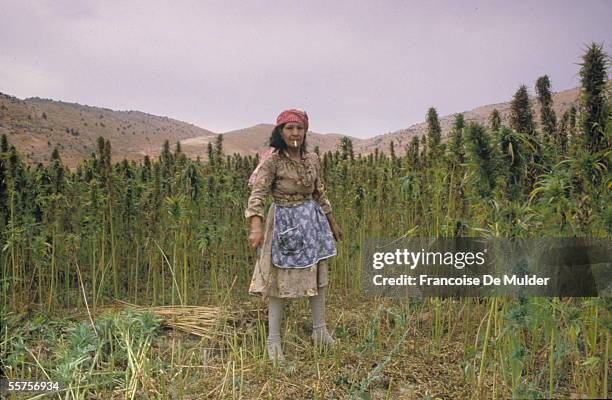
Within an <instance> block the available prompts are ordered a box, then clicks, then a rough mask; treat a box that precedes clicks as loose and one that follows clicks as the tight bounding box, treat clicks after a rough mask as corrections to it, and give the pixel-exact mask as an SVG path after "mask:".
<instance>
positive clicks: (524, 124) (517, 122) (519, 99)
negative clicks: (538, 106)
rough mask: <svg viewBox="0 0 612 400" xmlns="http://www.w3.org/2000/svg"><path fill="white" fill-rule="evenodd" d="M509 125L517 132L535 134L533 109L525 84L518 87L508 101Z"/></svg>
mask: <svg viewBox="0 0 612 400" xmlns="http://www.w3.org/2000/svg"><path fill="white" fill-rule="evenodd" d="M510 127H511V128H512V129H514V130H515V131H517V132H519V133H524V134H528V135H532V136H533V135H535V122H534V121H533V110H532V109H531V101H530V100H529V94H528V93H527V86H525V85H521V86H520V87H519V88H518V90H517V91H516V93H515V94H514V97H513V98H512V102H511V103H510Z"/></svg>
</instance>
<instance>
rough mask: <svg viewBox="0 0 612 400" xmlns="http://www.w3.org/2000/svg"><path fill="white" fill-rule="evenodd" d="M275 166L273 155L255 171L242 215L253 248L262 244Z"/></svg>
mask: <svg viewBox="0 0 612 400" xmlns="http://www.w3.org/2000/svg"><path fill="white" fill-rule="evenodd" d="M275 173H276V167H275V163H274V160H273V157H269V158H268V159H266V160H265V161H264V162H263V164H262V165H261V167H260V169H259V171H258V172H257V178H256V180H255V183H254V184H253V189H252V191H251V196H250V197H249V201H248V204H247V209H246V210H245V212H244V216H245V217H246V219H248V220H249V227H250V233H249V243H250V245H251V247H253V248H255V247H257V246H260V245H261V244H263V229H262V225H263V216H264V203H265V200H266V197H267V196H268V195H269V194H270V192H271V190H272V182H273V181H274V175H275Z"/></svg>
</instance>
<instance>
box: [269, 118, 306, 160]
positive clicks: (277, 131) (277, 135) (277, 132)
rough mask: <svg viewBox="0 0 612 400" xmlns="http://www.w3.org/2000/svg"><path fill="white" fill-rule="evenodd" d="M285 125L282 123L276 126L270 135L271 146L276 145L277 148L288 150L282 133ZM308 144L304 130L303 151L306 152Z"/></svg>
mask: <svg viewBox="0 0 612 400" xmlns="http://www.w3.org/2000/svg"><path fill="white" fill-rule="evenodd" d="M284 127H285V124H280V125H278V126H277V127H275V128H274V130H273V131H272V134H271V135H270V147H274V148H275V149H279V150H287V143H285V141H284V140H283V135H282V131H283V128H284ZM306 146H307V145H306V132H304V141H303V142H302V145H301V146H300V152H301V153H305V152H306Z"/></svg>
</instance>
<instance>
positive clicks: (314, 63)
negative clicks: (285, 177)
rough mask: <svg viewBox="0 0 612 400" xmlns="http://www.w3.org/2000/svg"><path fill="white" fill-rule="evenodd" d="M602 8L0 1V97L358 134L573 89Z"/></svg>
mask: <svg viewBox="0 0 612 400" xmlns="http://www.w3.org/2000/svg"><path fill="white" fill-rule="evenodd" d="M611 21H612V1H610V0H604V1H499V2H497V1H482V2H481V1H469V2H468V1H454V0H453V1H375V0H369V1H357V0H350V1H312V0H307V1H291V2H289V1H288V2H282V1H250V2H245V1H227V0H225V1H154V0H147V1H118V0H117V1H112V0H107V1H85V0H73V1H67V0H65V1H59V0H58V1H42V0H40V1H26V0H24V1H19V0H12V1H8V0H0V91H1V92H3V93H7V94H10V95H14V96H17V97H19V98H25V97H34V96H38V97H43V98H52V99H54V100H63V101H69V102H77V103H81V104H89V105H94V106H101V107H107V108H111V109H115V110H140V111H144V112H147V113H151V114H156V115H162V116H168V117H171V118H176V119H179V120H183V121H186V122H190V123H193V124H196V125H198V126H201V127H202V128H205V129H210V130H212V131H214V132H218V133H220V132H226V131H229V130H233V129H239V128H245V127H249V126H252V125H255V124H258V123H274V120H275V118H276V115H277V114H278V113H279V112H280V111H281V110H282V109H284V108H289V107H298V108H303V109H305V110H307V111H308V113H309V115H310V128H311V130H313V131H315V132H321V133H331V132H335V133H343V134H348V135H352V136H356V137H370V136H374V135H377V134H381V133H386V132H390V131H394V130H397V129H401V128H406V127H408V126H410V125H412V124H414V123H417V122H421V121H423V120H424V116H425V113H426V112H427V109H428V108H429V107H430V106H434V107H436V108H437V110H438V113H439V114H440V115H446V114H450V113H453V112H460V111H466V110H470V109H472V108H475V107H477V106H480V105H484V104H490V103H499V102H503V101H507V100H509V99H510V98H511V96H512V94H513V93H514V91H515V90H516V89H517V88H518V86H519V85H521V84H526V85H528V87H529V88H530V90H531V91H532V92H533V86H534V82H535V80H536V79H537V78H538V77H539V76H541V75H543V74H548V75H549V77H550V79H551V82H552V86H553V90H554V91H560V90H565V89H569V88H572V87H575V86H578V85H579V81H578V75H577V71H578V68H579V67H578V65H577V63H578V62H580V56H581V55H582V53H583V50H584V48H585V46H586V44H587V43H590V42H592V41H596V42H599V43H604V46H605V47H604V48H605V50H606V51H607V52H608V53H609V54H610V53H612V51H611V50H612V48H611V45H612V23H611Z"/></svg>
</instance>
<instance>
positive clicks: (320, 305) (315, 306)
mask: <svg viewBox="0 0 612 400" xmlns="http://www.w3.org/2000/svg"><path fill="white" fill-rule="evenodd" d="M325 289H326V287H321V288H319V294H318V295H316V296H310V297H309V298H308V302H309V303H310V310H311V311H312V330H313V333H317V332H319V331H323V330H325ZM284 306H285V300H284V299H282V298H280V297H272V296H270V298H269V304H268V343H280V339H281V337H280V325H281V320H282V319H283V309H284ZM325 333H327V332H325ZM326 336H327V335H326Z"/></svg>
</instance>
